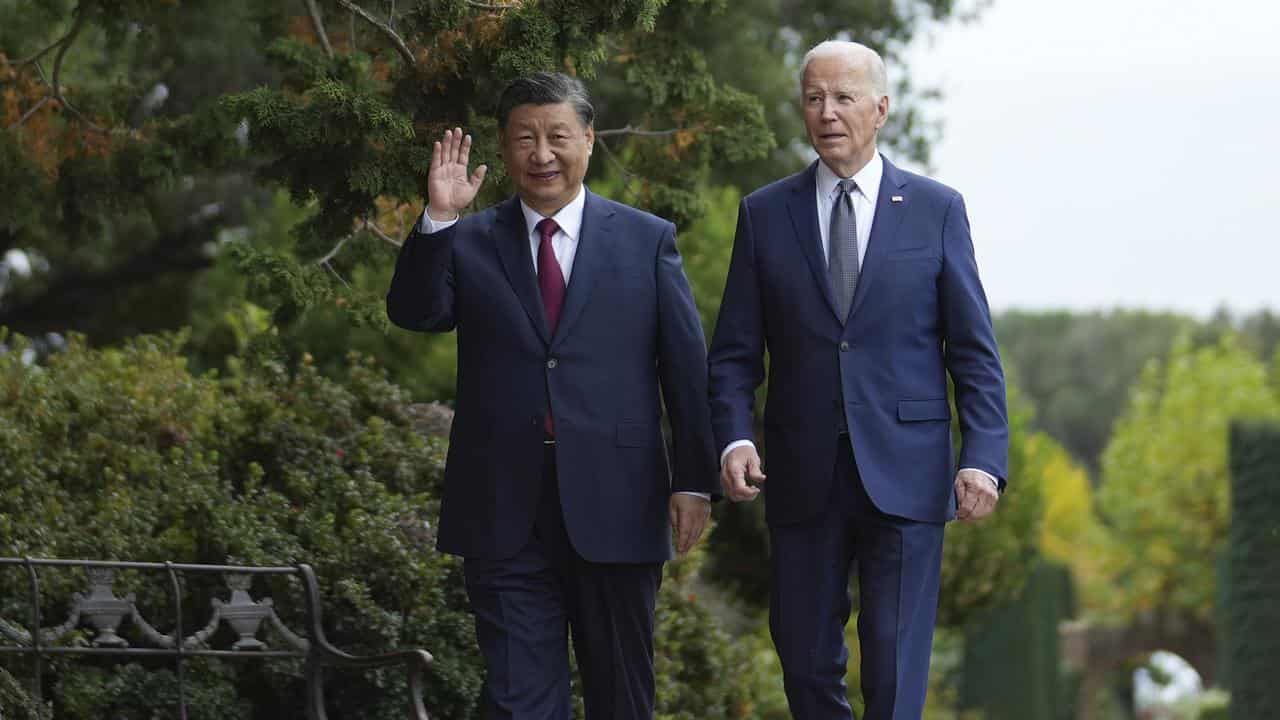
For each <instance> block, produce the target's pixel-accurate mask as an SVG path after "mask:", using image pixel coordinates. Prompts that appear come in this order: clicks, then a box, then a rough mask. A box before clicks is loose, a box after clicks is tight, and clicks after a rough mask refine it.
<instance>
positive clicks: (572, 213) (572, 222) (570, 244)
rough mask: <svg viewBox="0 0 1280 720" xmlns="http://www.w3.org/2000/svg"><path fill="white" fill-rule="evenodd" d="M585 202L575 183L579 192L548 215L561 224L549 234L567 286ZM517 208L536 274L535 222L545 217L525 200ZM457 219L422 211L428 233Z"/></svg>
mask: <svg viewBox="0 0 1280 720" xmlns="http://www.w3.org/2000/svg"><path fill="white" fill-rule="evenodd" d="M586 204H587V194H586V192H584V190H583V186H581V185H579V186H578V194H577V195H575V196H574V198H573V199H572V200H570V201H569V204H568V205H565V206H564V207H562V208H560V211H559V212H557V213H556V214H555V215H552V216H551V219H552V220H555V221H556V225H559V226H560V229H559V230H556V234H555V235H552V236H551V249H552V251H554V252H555V254H556V260H558V261H560V272H561V273H562V274H563V275H564V284H565V285H566V286H568V284H569V276H570V275H572V274H573V259H574V258H575V257H577V255H578V238H579V233H581V232H582V210H583V208H584V207H586ZM520 211H521V212H523V213H524V226H525V228H527V229H528V231H529V251H530V254H531V255H533V274H534V275H537V274H538V245H540V244H541V243H542V234H541V233H539V232H538V223H540V222H542V220H543V219H544V216H543V215H540V214H539V213H538V211H536V210H534V209H533V208H531V207H529V206H528V205H525V204H524V200H521V201H520ZM456 222H458V218H456V217H455V218H454V219H452V220H445V221H444V222H436V221H435V220H432V219H431V216H430V215H428V214H427V212H426V211H425V210H424V211H422V227H423V229H424V230H426V232H427V234H428V235H430V234H432V233H438V232H440V231H441V230H444V229H445V228H447V227H449V226H450V225H453V224H454V223H456Z"/></svg>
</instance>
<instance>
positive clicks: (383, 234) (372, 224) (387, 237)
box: [364, 220, 404, 247]
mask: <svg viewBox="0 0 1280 720" xmlns="http://www.w3.org/2000/svg"><path fill="white" fill-rule="evenodd" d="M364 226H365V227H366V228H368V229H369V230H370V231H372V232H373V234H374V235H377V236H378V237H379V238H381V239H382V240H383V241H384V242H388V243H391V244H392V245H394V246H396V247H400V246H401V245H403V244H404V243H402V242H400V241H398V240H396V239H395V238H393V237H391V236H390V235H388V234H387V233H386V232H385V231H384V230H383V229H382V228H380V227H378V224H377V223H375V222H374V221H372V220H365V221H364Z"/></svg>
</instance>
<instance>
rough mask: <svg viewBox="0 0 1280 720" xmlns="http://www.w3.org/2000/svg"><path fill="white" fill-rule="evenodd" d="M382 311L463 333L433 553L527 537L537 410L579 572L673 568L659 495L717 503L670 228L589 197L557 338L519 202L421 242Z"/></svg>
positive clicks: (408, 250)
mask: <svg viewBox="0 0 1280 720" xmlns="http://www.w3.org/2000/svg"><path fill="white" fill-rule="evenodd" d="M387 315H388V316H389V317H390V318H391V320H392V322H394V323H395V324H397V325H399V326H400V327H403V328H406V329H409V330H421V331H427V332H445V331H449V330H453V329H455V328H456V329H457V331H458V384H457V410H456V415H455V416H454V420H453V428H452V431H451V433H450V441H449V456H448V460H447V464H446V466H445V489H444V498H443V505H442V508H441V516H440V527H439V540H438V545H439V548H440V550H442V551H444V552H449V553H455V554H459V555H464V556H467V557H476V558H485V559H501V558H506V557H510V556H512V555H514V554H516V553H517V552H519V550H520V549H521V548H522V547H523V546H524V544H525V543H526V542H527V541H528V538H529V535H530V532H531V530H532V527H533V522H534V517H535V513H536V509H537V504H538V497H539V493H540V492H541V489H542V478H541V475H542V469H543V453H544V446H543V436H544V430H543V416H544V413H545V412H546V410H547V407H548V402H549V403H550V407H551V412H552V416H553V418H554V421H555V429H556V440H557V444H556V446H555V452H556V460H557V463H556V464H557V473H558V479H559V486H560V496H561V505H562V509H563V511H564V520H565V526H566V528H567V530H568V533H569V537H570V540H571V541H572V542H573V545H574V548H575V549H576V550H577V552H578V554H580V555H581V556H583V557H584V558H586V559H588V560H591V561H594V562H658V561H662V560H666V559H668V558H669V557H670V555H671V540H670V529H669V526H668V520H667V517H668V515H667V503H668V499H669V496H670V494H671V493H672V492H673V491H676V490H690V491H697V492H708V493H710V492H714V491H715V490H716V475H717V473H716V465H715V453H714V449H713V447H712V441H711V425H710V419H709V413H708V408H707V403H706V397H707V391H706V341H705V339H704V337H703V334H702V325H701V323H700V321H699V318H698V313H697V310H696V308H695V306H694V303H693V296H692V295H691V293H690V291H689V285H688V282H687V280H686V279H685V275H684V270H683V267H682V264H681V260H680V255H679V253H678V252H677V250H676V245H675V227H674V226H673V225H672V224H671V223H669V222H667V221H665V220H662V219H660V218H657V217H655V216H653V215H650V214H648V213H644V212H641V211H639V210H636V209H634V208H630V207H627V206H626V205H621V204H619V203H615V202H612V201H610V200H606V199H604V198H602V197H600V196H598V195H595V194H593V193H591V192H590V191H587V196H586V203H585V208H584V210H583V220H582V230H581V233H580V238H579V243H578V250H577V255H576V256H575V259H574V265H573V272H572V273H571V275H570V277H569V285H568V288H567V291H566V295H565V304H564V307H563V310H562V311H561V316H560V322H559V326H558V328H557V330H556V333H555V335H554V336H553V335H551V334H550V333H549V332H548V331H547V321H546V316H545V313H544V311H543V305H542V299H541V296H540V295H539V293H538V285H537V278H536V276H535V274H534V269H533V258H532V256H531V254H530V246H529V240H528V229H527V228H526V227H525V220H524V216H523V215H522V213H521V210H520V204H519V201H518V200H517V199H515V198H511V199H509V200H506V201H505V202H502V203H499V204H498V205H495V206H494V207H491V208H489V209H487V210H485V211H483V212H481V213H478V214H476V215H471V216H468V217H465V218H463V219H462V220H460V221H459V222H457V223H456V224H455V225H453V226H452V227H450V228H448V229H445V230H442V231H440V232H439V233H436V234H434V235H423V234H421V233H419V232H418V229H417V228H415V229H414V231H413V232H412V233H410V235H409V238H408V239H407V240H406V241H405V243H404V246H403V247H402V248H401V250H400V256H399V258H398V259H397V261H396V271H395V276H394V278H393V279H392V282H391V289H390V291H389V293H388V294H387ZM660 388H661V397H660V394H659V389H660ZM664 404H665V408H666V411H667V415H668V418H669V420H670V423H671V428H672V439H673V440H672V447H671V452H670V457H671V465H673V466H674V468H673V469H674V474H673V473H672V472H671V471H670V470H669V464H668V453H667V449H666V447H665V443H664V440H663V433H662V429H661V426H660V419H661V416H662V409H663V406H664Z"/></svg>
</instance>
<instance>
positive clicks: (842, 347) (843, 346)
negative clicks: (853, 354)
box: [840, 340, 849, 352]
mask: <svg viewBox="0 0 1280 720" xmlns="http://www.w3.org/2000/svg"><path fill="white" fill-rule="evenodd" d="M840 352H849V341H847V340H841V341H840Z"/></svg>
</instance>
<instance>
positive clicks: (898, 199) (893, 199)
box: [889, 195, 902, 202]
mask: <svg viewBox="0 0 1280 720" xmlns="http://www.w3.org/2000/svg"><path fill="white" fill-rule="evenodd" d="M889 202H902V196H901V195H894V196H893V197H891V198H889Z"/></svg>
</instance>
